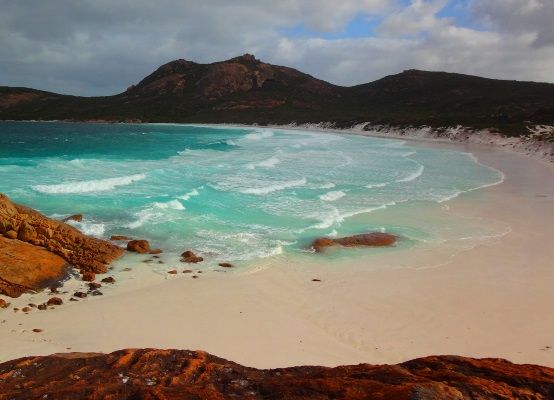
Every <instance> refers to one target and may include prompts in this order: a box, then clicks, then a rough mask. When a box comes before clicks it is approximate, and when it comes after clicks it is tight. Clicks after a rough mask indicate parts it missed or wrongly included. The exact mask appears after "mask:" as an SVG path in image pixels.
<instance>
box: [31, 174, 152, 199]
mask: <svg viewBox="0 0 554 400" xmlns="http://www.w3.org/2000/svg"><path fill="white" fill-rule="evenodd" d="M145 178H146V174H135V175H129V176H120V177H118V178H107V179H93V180H90V181H77V182H64V183H59V184H55V185H35V186H32V188H33V190H36V191H37V192H41V193H49V194H65V193H91V192H104V191H107V190H112V189H115V188H116V187H118V186H125V185H129V184H131V183H133V182H137V181H140V180H143V179H145Z"/></svg>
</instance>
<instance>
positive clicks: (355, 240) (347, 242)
mask: <svg viewBox="0 0 554 400" xmlns="http://www.w3.org/2000/svg"><path fill="white" fill-rule="evenodd" d="M397 240H398V237H397V236H395V235H391V234H390V233H383V232H370V233H363V234H361V235H354V236H346V237H342V238H326V237H325V238H319V239H316V240H315V241H314V242H313V243H312V247H313V248H314V250H315V251H316V252H317V253H320V252H322V251H324V250H325V249H326V248H327V247H332V246H336V245H339V246H344V247H386V246H392V245H394V244H395V243H396V241H397Z"/></svg>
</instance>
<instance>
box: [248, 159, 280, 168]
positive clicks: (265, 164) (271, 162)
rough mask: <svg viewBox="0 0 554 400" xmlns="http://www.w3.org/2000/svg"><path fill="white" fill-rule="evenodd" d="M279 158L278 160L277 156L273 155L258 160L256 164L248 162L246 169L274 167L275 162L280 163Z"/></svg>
mask: <svg viewBox="0 0 554 400" xmlns="http://www.w3.org/2000/svg"><path fill="white" fill-rule="evenodd" d="M280 163H281V160H279V159H278V158H277V157H275V156H273V157H270V158H268V159H266V160H263V161H260V162H259V163H257V164H248V165H247V166H246V167H247V168H248V169H256V168H275V166H276V165H277V164H280Z"/></svg>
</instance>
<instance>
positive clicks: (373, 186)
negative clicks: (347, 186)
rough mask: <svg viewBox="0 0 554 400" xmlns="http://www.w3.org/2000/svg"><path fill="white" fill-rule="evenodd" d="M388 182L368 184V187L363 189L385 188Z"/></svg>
mask: <svg viewBox="0 0 554 400" xmlns="http://www.w3.org/2000/svg"><path fill="white" fill-rule="evenodd" d="M389 183H390V182H383V183H370V184H369V185H366V186H365V187H366V188H368V189H373V188H378V187H385V186H387V185H388V184H389Z"/></svg>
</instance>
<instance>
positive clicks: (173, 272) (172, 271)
mask: <svg viewBox="0 0 554 400" xmlns="http://www.w3.org/2000/svg"><path fill="white" fill-rule="evenodd" d="M167 273H168V274H171V275H175V274H176V273H177V270H176V269H172V270H170V271H167Z"/></svg>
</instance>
